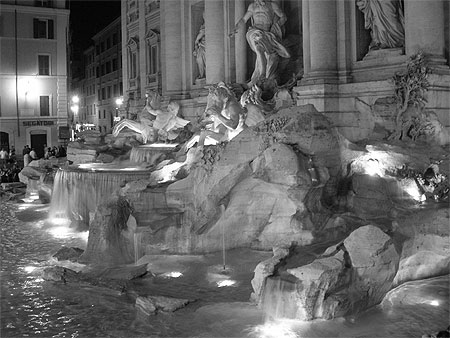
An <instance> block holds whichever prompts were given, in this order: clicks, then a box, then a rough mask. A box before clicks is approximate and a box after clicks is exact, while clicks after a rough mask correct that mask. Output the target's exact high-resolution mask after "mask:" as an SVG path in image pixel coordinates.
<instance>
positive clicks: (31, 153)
mask: <svg viewBox="0 0 450 338" xmlns="http://www.w3.org/2000/svg"><path fill="white" fill-rule="evenodd" d="M29 155H30V160H31V161H34V160H37V159H38V157H37V154H36V151H34V148H31V151H30V154H29Z"/></svg>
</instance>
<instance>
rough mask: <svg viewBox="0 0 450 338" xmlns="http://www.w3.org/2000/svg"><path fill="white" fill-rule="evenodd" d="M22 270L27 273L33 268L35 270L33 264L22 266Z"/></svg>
mask: <svg viewBox="0 0 450 338" xmlns="http://www.w3.org/2000/svg"><path fill="white" fill-rule="evenodd" d="M23 270H24V271H25V272H27V273H32V272H33V271H34V270H36V267H35V266H26V267H24V268H23Z"/></svg>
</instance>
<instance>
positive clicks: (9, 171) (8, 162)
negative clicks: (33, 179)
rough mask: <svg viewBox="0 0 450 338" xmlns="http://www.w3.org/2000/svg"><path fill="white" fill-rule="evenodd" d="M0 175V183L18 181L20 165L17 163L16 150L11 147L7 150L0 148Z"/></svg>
mask: <svg viewBox="0 0 450 338" xmlns="http://www.w3.org/2000/svg"><path fill="white" fill-rule="evenodd" d="M0 164H1V165H0V177H1V183H7V182H18V181H19V172H20V170H21V169H20V167H19V165H18V164H17V158H16V150H15V148H14V147H11V149H10V150H9V152H8V151H7V150H6V149H5V148H2V149H1V150H0Z"/></svg>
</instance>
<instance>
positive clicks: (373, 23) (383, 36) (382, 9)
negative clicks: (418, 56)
mask: <svg viewBox="0 0 450 338" xmlns="http://www.w3.org/2000/svg"><path fill="white" fill-rule="evenodd" d="M356 4H357V6H358V8H359V9H360V10H361V12H363V13H364V27H365V28H366V29H368V30H370V35H371V37H372V42H371V44H370V47H369V48H370V49H386V48H396V47H403V46H404V44H405V30H404V15H403V4H402V2H401V0H358V1H357V2H356Z"/></svg>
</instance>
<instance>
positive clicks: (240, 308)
mask: <svg viewBox="0 0 450 338" xmlns="http://www.w3.org/2000/svg"><path fill="white" fill-rule="evenodd" d="M19 208H21V209H19ZM0 211H1V217H0V226H1V230H2V232H1V248H2V264H1V297H2V299H1V331H0V336H1V337H7V338H9V337H26V336H35V337H87V338H91V337H127V338H135V337H136V338H137V337H277V338H280V337H298V338H300V337H405V338H406V337H407V338H411V337H421V336H422V334H428V333H432V332H436V331H439V330H442V329H444V328H446V327H447V326H448V318H449V277H448V276H444V277H438V278H433V279H429V280H424V281H418V282H411V283H407V284H405V285H404V286H402V287H400V288H397V289H396V290H394V291H393V292H391V293H390V295H389V296H388V297H387V298H386V299H385V301H384V302H383V304H382V305H380V306H377V307H374V308H373V309H370V310H369V311H367V312H365V313H363V314H361V315H359V316H357V317H352V318H345V319H337V320H333V321H314V322H310V323H302V322H296V321H289V320H282V321H273V322H272V321H267V322H266V321H265V318H264V315H263V313H262V311H260V310H259V309H257V308H256V307H255V306H254V305H252V304H250V303H248V302H247V300H248V298H249V296H250V293H251V291H252V290H251V286H250V279H251V278H252V275H253V269H254V267H255V266H256V264H257V263H258V262H259V261H261V260H264V259H267V258H268V257H269V256H270V253H264V252H256V251H251V250H229V251H228V252H227V271H226V273H223V271H221V270H222V268H223V266H222V253H221V252H218V253H215V254H209V255H204V256H164V255H160V256H152V257H150V261H151V263H150V269H151V271H152V272H153V274H154V275H155V277H152V276H151V275H147V276H146V277H144V278H141V279H138V280H136V281H135V282H134V283H132V285H130V287H129V288H128V289H127V291H126V292H123V293H121V292H118V291H117V290H110V289H106V288H100V287H94V286H90V285H84V284H74V283H67V284H62V283H54V282H48V281H44V280H43V279H42V278H41V277H40V276H41V271H42V269H43V268H44V267H46V266H49V265H55V264H56V263H57V262H56V261H54V260H53V259H51V255H53V254H54V253H55V252H56V251H57V250H59V249H60V248H61V246H63V245H66V246H76V247H80V248H85V246H86V238H87V237H86V233H73V232H70V231H68V229H67V228H66V229H65V230H66V231H65V232H64V231H63V230H64V229H59V228H56V229H55V228H48V229H47V228H46V224H45V219H46V217H47V213H48V208H46V207H45V206H40V205H32V204H30V205H9V204H6V203H1V204H0ZM57 230H58V231H57ZM144 258H145V257H142V258H141V259H140V261H141V260H142V259H144ZM65 263H66V264H67V265H68V267H70V268H72V269H76V270H80V269H83V268H84V266H82V265H76V264H74V263H72V264H69V263H67V262H65ZM58 264H61V262H60V263H58ZM138 295H163V296H169V297H177V298H188V299H190V300H192V302H191V303H190V304H189V305H188V306H186V307H185V308H183V309H181V310H178V311H176V312H174V313H171V314H158V315H156V316H151V317H145V316H143V315H142V314H141V313H140V312H138V311H137V310H136V309H135V306H134V303H135V299H136V297H137V296H138Z"/></svg>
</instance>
